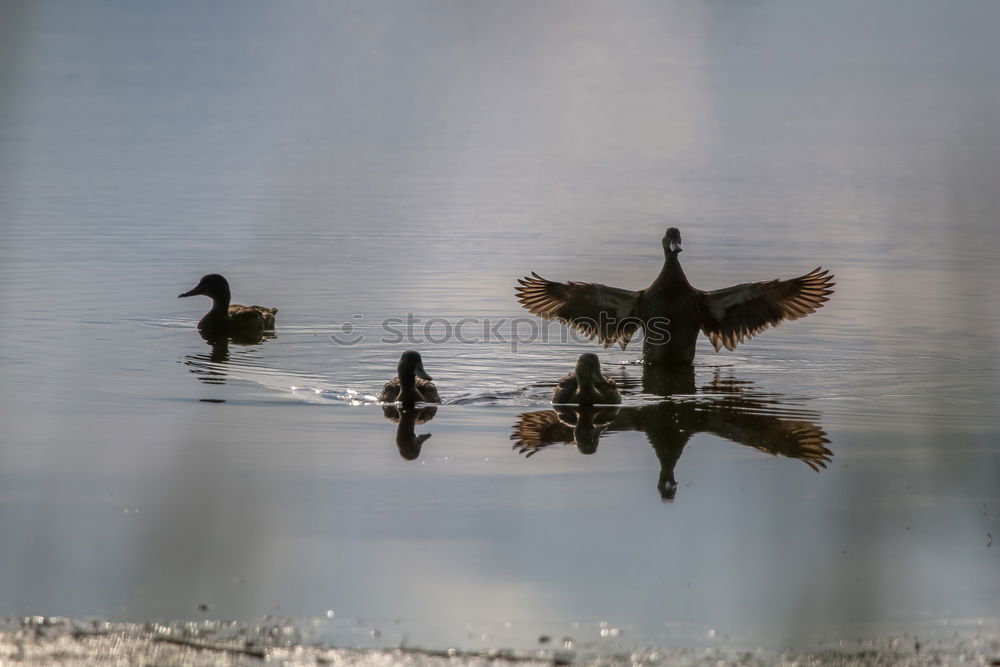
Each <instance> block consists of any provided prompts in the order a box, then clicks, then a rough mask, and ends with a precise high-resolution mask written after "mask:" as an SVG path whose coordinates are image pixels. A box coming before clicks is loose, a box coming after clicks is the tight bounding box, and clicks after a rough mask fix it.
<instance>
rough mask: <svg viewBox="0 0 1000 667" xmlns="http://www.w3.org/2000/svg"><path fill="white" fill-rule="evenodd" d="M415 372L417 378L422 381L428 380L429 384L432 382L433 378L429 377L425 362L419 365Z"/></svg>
mask: <svg viewBox="0 0 1000 667" xmlns="http://www.w3.org/2000/svg"><path fill="white" fill-rule="evenodd" d="M413 370H414V372H415V373H416V375H417V377H418V378H420V379H421V380H427V381H428V382H430V381H431V379H432V378H431V376H430V375H428V374H427V371H425V370H424V364H423V362H421V363H419V364H417V367H416V368H415V369H413Z"/></svg>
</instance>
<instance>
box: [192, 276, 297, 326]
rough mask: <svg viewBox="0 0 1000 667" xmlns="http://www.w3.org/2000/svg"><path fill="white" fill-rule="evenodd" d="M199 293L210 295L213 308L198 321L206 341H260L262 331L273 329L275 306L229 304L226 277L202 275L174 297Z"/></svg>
mask: <svg viewBox="0 0 1000 667" xmlns="http://www.w3.org/2000/svg"><path fill="white" fill-rule="evenodd" d="M197 294H202V295H204V296H207V297H209V298H211V299H212V309H211V310H210V311H208V313H206V314H205V316H204V317H202V318H201V321H200V322H198V330H199V331H201V334H202V336H203V337H204V338H205V339H206V340H208V341H209V342H214V341H220V340H221V341H225V340H227V339H229V338H232V339H233V340H234V341H246V340H250V341H253V342H259V341H260V339H261V338H263V335H264V332H265V331H272V330H273V329H274V316H275V315H277V313H278V309H277V308H265V307H264V306H240V305H238V304H230V303H229V300H230V291H229V281H228V280H226V279H225V278H223V277H222V276H221V275H219V274H218V273H210V274H208V275H206V276H202V278H201V280H200V281H199V282H198V284H197V285H196V286H195V287H194V289H192V290H189V291H187V292H184V293H183V294H181V295H179V296H178V297H177V298H179V299H180V298H183V297H187V296H195V295H197Z"/></svg>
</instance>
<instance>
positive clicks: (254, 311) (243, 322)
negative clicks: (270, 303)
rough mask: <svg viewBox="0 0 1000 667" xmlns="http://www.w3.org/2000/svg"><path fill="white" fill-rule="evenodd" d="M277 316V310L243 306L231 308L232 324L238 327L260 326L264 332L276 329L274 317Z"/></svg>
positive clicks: (235, 305)
mask: <svg viewBox="0 0 1000 667" xmlns="http://www.w3.org/2000/svg"><path fill="white" fill-rule="evenodd" d="M277 314H278V309H277V308H265V307H264V306H241V305H239V304H233V305H231V306H229V320H230V322H232V323H234V324H235V325H236V326H260V327H261V328H262V329H263V330H264V331H269V330H271V329H273V328H274V316H275V315H277Z"/></svg>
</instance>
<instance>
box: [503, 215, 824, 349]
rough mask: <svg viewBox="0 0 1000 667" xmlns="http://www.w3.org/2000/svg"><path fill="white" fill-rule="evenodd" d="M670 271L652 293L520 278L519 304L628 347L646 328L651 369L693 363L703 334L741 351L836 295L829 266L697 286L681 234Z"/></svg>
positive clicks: (668, 258) (669, 238) (666, 241)
mask: <svg viewBox="0 0 1000 667" xmlns="http://www.w3.org/2000/svg"><path fill="white" fill-rule="evenodd" d="M663 252H664V255H665V259H664V262H663V269H662V270H661V271H660V275H658V276H657V277H656V280H654V281H653V282H652V284H651V285H650V286H649V287H647V288H646V289H642V290H637V291H634V290H627V289H621V288H619V287H608V286H607V285H599V284H597V283H581V282H566V283H557V282H553V281H551V280H546V279H545V278H542V277H541V276H540V275H538V274H537V273H534V272H532V274H531V276H525V277H524V278H521V279H519V280H518V283H519V287H517V298H518V301H520V302H521V305H522V306H524V307H525V308H526V309H528V310H529V311H531V312H532V313H534V314H535V315H538V316H539V317H544V318H546V319H554V320H558V321H560V322H563V323H564V324H566V325H568V326H571V327H573V328H574V329H576V330H578V331H580V332H581V333H583V334H585V335H587V336H590V337H592V338H597V339H598V340H599V341H600V342H601V343H603V344H604V347H610V346H611V345H614V344H616V343H617V344H618V345H621V347H622V349H623V350H624V349H625V346H626V345H628V342H629V340H631V338H632V336H633V335H634V334H635V333H636V331H638V330H639V329H640V328H641V329H642V330H643V336H644V340H643V348H642V354H643V361H645V363H647V364H689V363H691V361H692V360H693V359H694V354H695V342H696V341H697V339H698V332H699V331H700V332H702V333H704V334H705V335H706V336H707V337H708V339H709V341H711V343H712V345H713V346H714V347H715V351H716V352H718V351H719V350H720V349H722V348H723V347H725V348H726V349H727V350H733V349H735V348H736V345H737V344H739V343H742V342H744V341H746V340H749V339H750V338H752V337H754V336H756V335H757V334H759V333H760V332H761V331H763V330H765V329H767V328H768V327H773V326H777V325H778V324H780V323H781V322H783V321H784V320H797V319H799V318H800V317H805V316H806V315H808V314H810V313H813V312H815V311H816V309H818V308H820V307H822V306H823V303H824V302H826V301H827V300H828V297H829V295H830V294H832V293H833V289H832V288H833V286H834V283H833V282H832V280H833V275H832V274H830V273H829V272H828V271H823V270H822V267H819V268H816V269H814V270H813V271H810V272H809V273H807V274H805V275H803V276H799V277H798V278H790V279H788V280H770V281H766V282H756V283H744V284H742V285H735V286H733V287H726V288H724V289H719V290H712V291H710V292H705V291H702V290H700V289H697V288H695V287H692V286H691V283H689V282H688V279H687V277H686V276H685V275H684V270H683V269H682V268H681V264H680V260H679V259H678V254H680V252H681V233H680V231H679V230H678V229H677V228H676V227H671V228H670V229H668V230H667V233H666V235H665V236H664V237H663Z"/></svg>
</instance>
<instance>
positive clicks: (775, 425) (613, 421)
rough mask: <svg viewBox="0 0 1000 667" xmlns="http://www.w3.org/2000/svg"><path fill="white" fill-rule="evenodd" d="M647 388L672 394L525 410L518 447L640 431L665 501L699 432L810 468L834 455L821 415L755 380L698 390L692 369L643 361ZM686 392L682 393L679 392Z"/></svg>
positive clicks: (588, 448)
mask: <svg viewBox="0 0 1000 667" xmlns="http://www.w3.org/2000/svg"><path fill="white" fill-rule="evenodd" d="M642 388H643V391H644V392H645V393H648V394H657V395H660V396H664V397H665V398H666V399H667V400H664V401H662V402H660V403H657V404H654V405H644V406H638V407H621V408H598V409H594V408H580V407H573V406H560V408H559V409H558V410H538V411H535V412H527V413H524V414H522V415H521V416H520V417H519V418H518V421H517V423H516V424H515V425H514V433H513V434H512V435H511V439H512V440H515V441H516V442H515V444H514V449H515V450H517V451H518V452H520V453H522V454H525V455H526V456H528V457H530V456H532V455H534V454H536V453H537V452H538V451H539V450H540V449H542V448H543V447H546V446H548V445H552V444H556V443H564V444H575V445H576V446H577V449H578V450H579V451H580V453H581V454H593V453H594V452H596V451H597V445H598V441H599V440H600V438H601V436H602V435H603V434H605V433H614V432H617V431H642V432H644V433H645V434H646V437H647V438H648V439H649V443H650V444H651V445H652V446H653V451H654V452H656V458H658V459H659V461H660V476H659V480H658V481H657V485H656V488H657V490H658V491H659V492H660V497H661V498H663V500H673V498H674V496H675V495H676V494H677V480H676V478H675V477H674V468H675V467H676V465H677V461H678V460H679V459H680V457H681V453H682V452H683V451H684V447H685V446H686V445H687V442H688V440H689V439H690V438H691V436H692V435H694V434H696V433H711V434H712V435H715V436H718V437H720V438H725V439H726V440H731V441H732V442H735V443H738V444H740V445H746V446H747V447H752V448H754V449H756V450H758V451H761V452H765V453H768V454H773V455H775V456H777V455H781V456H787V457H788V458H793V459H799V460H800V461H802V462H803V463H805V464H806V465H807V466H809V467H810V468H812V469H813V470H816V471H819V470H820V469H821V468H825V467H826V466H827V464H828V463H829V462H830V460H831V458H832V457H833V453H832V452H831V451H830V449H829V448H828V447H827V446H826V445H827V444H828V443H829V442H830V441H829V439H828V438H827V437H826V432H824V431H823V430H822V429H821V428H820V427H819V426H818V425H817V424H816V423H815V421H816V420H817V419H819V414H818V413H816V412H811V411H808V410H803V409H801V408H796V407H794V406H793V401H791V400H790V399H788V398H785V397H782V396H779V395H773V394H763V393H759V392H755V391H754V386H753V383H751V382H746V381H738V380H735V379H731V378H725V379H722V378H720V377H719V376H718V374H717V375H716V377H715V378H714V379H713V380H712V382H710V383H709V384H707V385H705V386H703V387H701V389H700V390H699V391H696V390H695V383H694V369H693V368H692V367H686V368H684V369H681V370H676V369H673V370H664V369H656V368H653V367H646V368H645V369H644V371H643V378H642ZM679 394H681V395H683V394H686V396H683V397H677V395H679Z"/></svg>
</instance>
